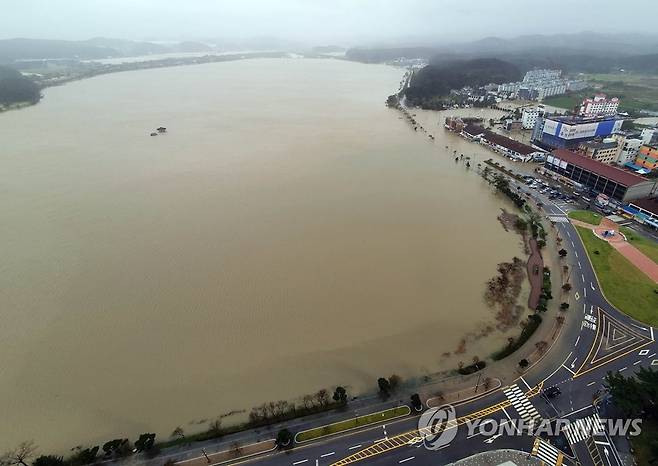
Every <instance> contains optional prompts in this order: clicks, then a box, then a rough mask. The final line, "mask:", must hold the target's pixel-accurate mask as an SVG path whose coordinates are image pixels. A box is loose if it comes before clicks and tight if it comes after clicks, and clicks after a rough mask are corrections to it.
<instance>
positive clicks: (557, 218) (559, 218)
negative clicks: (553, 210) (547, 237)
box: [548, 215, 569, 223]
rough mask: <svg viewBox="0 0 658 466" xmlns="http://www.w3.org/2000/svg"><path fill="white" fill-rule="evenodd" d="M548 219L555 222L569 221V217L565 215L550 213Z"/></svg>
mask: <svg viewBox="0 0 658 466" xmlns="http://www.w3.org/2000/svg"><path fill="white" fill-rule="evenodd" d="M548 219H549V220H550V221H551V222H553V223H569V219H568V218H567V217H565V216H563V215H549V216H548Z"/></svg>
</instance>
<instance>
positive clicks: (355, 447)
mask: <svg viewBox="0 0 658 466" xmlns="http://www.w3.org/2000/svg"><path fill="white" fill-rule="evenodd" d="M357 448H361V444H360V443H359V444H358V445H353V446H351V447H349V448H348V450H356V449H357Z"/></svg>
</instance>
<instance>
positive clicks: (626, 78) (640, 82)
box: [544, 73, 658, 112]
mask: <svg viewBox="0 0 658 466" xmlns="http://www.w3.org/2000/svg"><path fill="white" fill-rule="evenodd" d="M584 78H585V80H587V82H589V83H591V84H592V87H590V88H587V89H583V90H582V91H578V92H572V93H569V94H566V95H560V96H554V97H548V98H547V99H544V103H545V104H546V105H552V106H554V107H560V108H566V109H572V108H573V107H574V106H576V105H579V104H580V103H581V102H582V100H583V99H584V98H585V97H591V96H592V95H593V94H594V93H595V92H603V93H604V94H608V95H609V96H611V97H619V99H620V100H621V102H620V105H619V110H620V111H622V112H636V111H638V110H652V111H658V76H647V75H641V74H634V73H606V74H590V75H586V76H584Z"/></svg>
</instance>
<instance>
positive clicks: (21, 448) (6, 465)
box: [0, 440, 37, 466]
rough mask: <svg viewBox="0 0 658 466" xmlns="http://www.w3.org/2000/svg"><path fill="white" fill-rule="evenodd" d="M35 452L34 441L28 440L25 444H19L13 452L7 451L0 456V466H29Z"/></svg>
mask: <svg viewBox="0 0 658 466" xmlns="http://www.w3.org/2000/svg"><path fill="white" fill-rule="evenodd" d="M36 451H37V446H36V445H35V444H34V441H32V440H29V441H26V442H21V443H20V444H19V445H18V446H17V447H16V448H14V449H13V450H9V451H7V452H6V453H4V454H3V455H2V456H0V465H2V466H14V465H21V466H30V465H29V463H31V461H30V460H31V459H32V458H33V457H34V454H35V453H36Z"/></svg>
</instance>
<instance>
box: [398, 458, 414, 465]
mask: <svg viewBox="0 0 658 466" xmlns="http://www.w3.org/2000/svg"><path fill="white" fill-rule="evenodd" d="M414 458H415V456H410V457H409V458H405V459H403V460H400V461H398V463H400V464H402V463H406V462H407V461H411V460H412V459H414Z"/></svg>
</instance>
